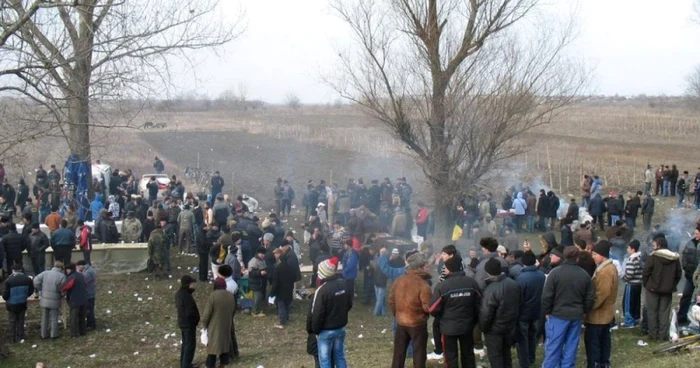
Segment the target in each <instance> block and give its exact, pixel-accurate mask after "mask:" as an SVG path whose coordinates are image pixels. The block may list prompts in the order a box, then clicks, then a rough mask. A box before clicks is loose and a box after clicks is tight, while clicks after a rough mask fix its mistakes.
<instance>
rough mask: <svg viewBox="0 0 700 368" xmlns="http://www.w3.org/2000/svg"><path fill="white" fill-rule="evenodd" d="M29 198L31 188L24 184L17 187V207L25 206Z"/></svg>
mask: <svg viewBox="0 0 700 368" xmlns="http://www.w3.org/2000/svg"><path fill="white" fill-rule="evenodd" d="M28 198H29V187H28V186H27V185H26V184H24V183H23V182H22V183H20V184H19V185H18V186H17V203H16V204H17V206H18V207H19V206H23V205H24V204H25V203H27V199H28Z"/></svg>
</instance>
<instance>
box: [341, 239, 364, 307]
mask: <svg viewBox="0 0 700 368" xmlns="http://www.w3.org/2000/svg"><path fill="white" fill-rule="evenodd" d="M340 263H341V264H342V265H343V279H344V280H345V292H347V293H349V294H350V297H351V298H352V297H354V295H355V279H357V267H358V265H359V263H360V255H359V254H357V251H356V250H355V249H353V248H352V239H347V240H346V241H345V253H344V254H343V260H342V261H341V262H340Z"/></svg>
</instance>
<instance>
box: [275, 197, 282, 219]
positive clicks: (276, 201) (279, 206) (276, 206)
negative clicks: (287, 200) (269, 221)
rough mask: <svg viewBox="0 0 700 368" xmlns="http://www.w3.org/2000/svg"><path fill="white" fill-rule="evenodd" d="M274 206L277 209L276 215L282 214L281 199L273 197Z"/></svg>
mask: <svg viewBox="0 0 700 368" xmlns="http://www.w3.org/2000/svg"><path fill="white" fill-rule="evenodd" d="M275 208H276V209H277V212H276V213H277V215H278V216H282V200H281V199H275Z"/></svg>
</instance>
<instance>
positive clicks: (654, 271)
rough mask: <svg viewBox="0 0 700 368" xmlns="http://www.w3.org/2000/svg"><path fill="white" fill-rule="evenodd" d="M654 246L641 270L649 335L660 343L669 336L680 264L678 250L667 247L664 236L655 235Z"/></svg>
mask: <svg viewBox="0 0 700 368" xmlns="http://www.w3.org/2000/svg"><path fill="white" fill-rule="evenodd" d="M696 234H697V232H696ZM653 249H654V250H653V251H652V252H651V255H650V256H649V258H648V259H647V263H646V266H645V267H644V271H643V272H642V283H643V285H644V289H645V290H646V296H645V301H646V307H647V316H648V317H649V336H650V337H651V339H654V340H656V341H659V342H661V341H666V340H667V338H668V329H669V325H670V318H671V303H672V301H673V292H675V291H676V285H677V284H678V281H680V279H681V268H682V267H681V262H680V261H679V259H678V258H679V256H678V253H674V252H672V251H670V250H669V249H668V242H667V241H666V238H662V237H656V238H654V240H653Z"/></svg>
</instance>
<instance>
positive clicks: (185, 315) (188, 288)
mask: <svg viewBox="0 0 700 368" xmlns="http://www.w3.org/2000/svg"><path fill="white" fill-rule="evenodd" d="M194 284H195V280H194V279H193V278H192V277H191V276H190V275H185V276H182V279H180V290H178V291H177V293H175V308H177V325H178V327H180V336H182V346H181V347H180V368H192V360H193V359H194V351H195V349H196V348H197V324H199V309H197V303H196V302H195V300H194V297H193V296H192V293H194V289H195V288H194Z"/></svg>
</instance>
